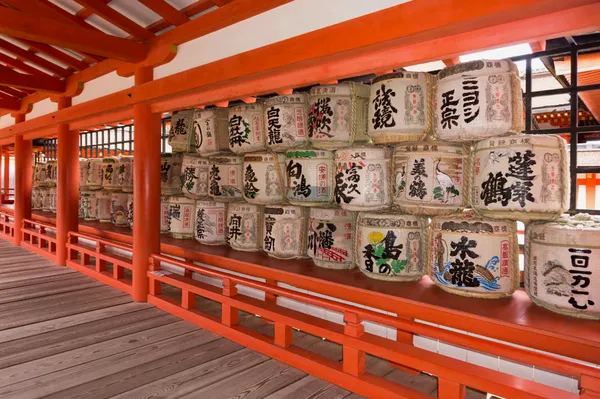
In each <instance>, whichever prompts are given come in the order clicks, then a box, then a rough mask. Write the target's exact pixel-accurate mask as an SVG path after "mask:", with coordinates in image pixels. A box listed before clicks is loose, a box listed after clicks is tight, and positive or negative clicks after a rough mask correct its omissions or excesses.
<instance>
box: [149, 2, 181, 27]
mask: <svg viewBox="0 0 600 399" xmlns="http://www.w3.org/2000/svg"><path fill="white" fill-rule="evenodd" d="M138 1H139V2H140V3H142V4H143V5H145V6H146V7H148V8H149V9H151V10H152V11H154V12H155V13H157V14H158V15H160V16H161V17H163V18H164V19H165V20H166V21H168V22H169V23H171V24H173V25H182V24H184V23H186V22H188V21H189V20H190V19H189V18H188V16H187V15H185V14H184V13H182V12H181V11H179V10H178V9H176V8H175V7H173V6H172V5H170V4H169V3H167V2H166V1H165V0H138Z"/></svg>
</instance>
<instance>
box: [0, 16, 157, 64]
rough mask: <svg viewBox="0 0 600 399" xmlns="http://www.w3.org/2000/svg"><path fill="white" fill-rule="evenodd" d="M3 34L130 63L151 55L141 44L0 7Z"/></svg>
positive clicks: (0, 27) (1, 31)
mask: <svg viewBox="0 0 600 399" xmlns="http://www.w3.org/2000/svg"><path fill="white" fill-rule="evenodd" d="M0 33H4V34H6V35H9V36H13V37H16V38H21V39H27V40H33V41H37V42H40V43H46V44H53V45H56V46H60V47H64V48H70V49H73V50H76V51H83V52H89V53H92V54H98V55H102V56H105V57H109V58H114V59H118V60H122V61H127V62H140V61H142V60H144V59H145V58H146V55H147V54H148V47H147V46H146V45H144V44H142V43H136V42H134V41H131V40H128V39H122V38H119V37H116V36H111V35H107V34H105V33H102V32H96V31H93V30H91V29H86V28H82V27H79V26H75V25H67V24H64V23H61V22H57V21H55V20H52V19H47V18H39V17H33V16H29V15H27V14H25V13H22V12H19V11H14V10H10V9H8V8H0Z"/></svg>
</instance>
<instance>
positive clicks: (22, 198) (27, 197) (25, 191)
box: [14, 114, 33, 245]
mask: <svg viewBox="0 0 600 399" xmlns="http://www.w3.org/2000/svg"><path fill="white" fill-rule="evenodd" d="M23 121H25V115H23V114H17V115H16V116H15V123H21V122H23ZM32 162H33V147H32V143H31V140H24V139H23V136H21V135H19V136H16V137H15V238H14V243H15V245H21V240H22V239H23V237H22V233H21V230H22V228H23V219H29V218H31V185H32V183H33V182H32V178H33V175H32V167H33V163H32Z"/></svg>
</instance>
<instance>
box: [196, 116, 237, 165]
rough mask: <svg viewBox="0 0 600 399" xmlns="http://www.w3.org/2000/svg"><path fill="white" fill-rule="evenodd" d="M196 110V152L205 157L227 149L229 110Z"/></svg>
mask: <svg viewBox="0 0 600 399" xmlns="http://www.w3.org/2000/svg"><path fill="white" fill-rule="evenodd" d="M196 111H197V112H196V117H195V118H196V122H195V123H194V128H195V131H196V132H195V137H196V152H197V153H198V154H200V155H202V156H204V157H207V156H210V155H217V154H218V153H220V152H222V151H229V119H228V115H229V111H228V110H227V109H226V108H212V109H202V110H196Z"/></svg>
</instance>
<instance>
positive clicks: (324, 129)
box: [308, 82, 369, 149]
mask: <svg viewBox="0 0 600 399" xmlns="http://www.w3.org/2000/svg"><path fill="white" fill-rule="evenodd" d="M309 101H310V105H309V108H308V139H309V141H310V143H311V144H312V145H313V146H314V147H315V148H321V149H336V148H345V147H350V146H351V145H352V144H354V143H355V142H361V141H367V139H368V137H367V108H368V106H369V86H367V85H364V84H362V83H355V82H344V83H340V84H335V85H322V86H315V87H313V88H312V89H310V98H309Z"/></svg>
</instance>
